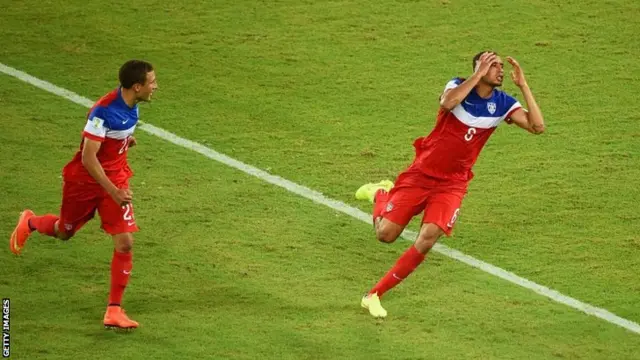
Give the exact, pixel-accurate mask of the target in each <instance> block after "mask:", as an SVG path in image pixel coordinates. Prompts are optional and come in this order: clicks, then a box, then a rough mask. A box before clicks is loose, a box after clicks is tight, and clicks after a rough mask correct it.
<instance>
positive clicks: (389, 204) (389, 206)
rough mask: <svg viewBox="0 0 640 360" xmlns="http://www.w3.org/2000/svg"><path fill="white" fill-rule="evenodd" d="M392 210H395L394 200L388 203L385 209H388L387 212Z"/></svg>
mask: <svg viewBox="0 0 640 360" xmlns="http://www.w3.org/2000/svg"><path fill="white" fill-rule="evenodd" d="M391 210H393V203H392V202H390V203H388V204H387V207H386V208H385V211H386V212H389V211H391Z"/></svg>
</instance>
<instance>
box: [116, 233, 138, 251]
mask: <svg viewBox="0 0 640 360" xmlns="http://www.w3.org/2000/svg"><path fill="white" fill-rule="evenodd" d="M113 245H114V247H115V249H116V251H117V252H121V253H128V252H130V251H131V250H132V249H133V235H132V234H131V233H124V234H118V235H114V236H113Z"/></svg>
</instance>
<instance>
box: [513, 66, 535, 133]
mask: <svg viewBox="0 0 640 360" xmlns="http://www.w3.org/2000/svg"><path fill="white" fill-rule="evenodd" d="M507 61H508V62H509V63H510V64H511V65H512V66H513V71H511V79H512V80H513V82H514V83H515V84H516V86H518V87H519V88H520V91H522V95H523V96H524V100H525V102H526V103H527V108H528V109H529V110H528V111H525V110H524V109H518V110H516V111H514V112H513V114H511V120H512V121H513V122H514V123H515V124H516V125H518V126H519V127H521V128H523V129H525V130H527V131H529V132H530V133H532V134H536V135H538V134H542V133H543V132H544V118H543V117H542V111H541V110H540V107H539V106H538V103H537V102H536V99H535V97H534V96H533V93H532V92H531V89H530V88H529V85H528V84H527V80H526V79H525V77H524V72H523V71H522V68H521V67H520V64H518V62H517V61H516V60H515V59H514V58H512V57H510V56H509V57H507Z"/></svg>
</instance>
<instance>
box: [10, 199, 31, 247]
mask: <svg viewBox="0 0 640 360" xmlns="http://www.w3.org/2000/svg"><path fill="white" fill-rule="evenodd" d="M34 215H35V214H34V213H33V211H31V210H29V209H26V210H25V211H23V212H21V213H20V218H19V219H18V225H16V228H15V229H14V230H13V233H12V234H11V238H10V239H9V249H10V250H11V252H12V253H14V254H16V255H20V252H21V251H22V248H23V247H24V244H25V243H26V242H27V239H28V238H29V235H31V229H30V228H29V219H31V218H32V217H33V216H34Z"/></svg>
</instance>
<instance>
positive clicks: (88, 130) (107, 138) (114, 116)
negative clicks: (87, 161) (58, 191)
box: [62, 88, 138, 184]
mask: <svg viewBox="0 0 640 360" xmlns="http://www.w3.org/2000/svg"><path fill="white" fill-rule="evenodd" d="M137 124H138V105H135V106H133V107H129V105H127V103H125V102H124V99H123V98H122V92H121V89H120V88H118V89H115V90H113V91H111V92H109V93H108V94H106V95H105V96H103V97H101V98H100V99H99V100H98V101H97V102H96V103H95V104H94V105H93V107H92V108H91V110H89V113H88V114H87V123H86V125H85V127H84V131H83V132H82V141H81V142H80V149H79V150H78V151H77V152H76V154H75V156H74V157H73V159H71V161H70V162H69V163H67V165H66V166H65V167H64V168H63V170H62V175H63V178H64V180H65V181H67V182H82V183H93V184H95V183H97V182H96V181H95V179H94V178H93V177H92V176H91V175H90V174H89V172H88V171H87V169H85V167H84V165H83V164H82V149H83V147H84V138H85V137H86V138H89V139H91V140H95V141H100V142H102V145H101V146H100V150H99V151H98V154H97V157H98V161H99V162H100V165H102V168H103V169H104V171H105V173H106V174H107V177H108V178H109V179H110V180H111V181H112V182H114V183H119V182H122V181H125V180H127V179H129V178H130V177H131V176H132V175H133V172H132V171H131V168H130V167H129V164H128V162H127V150H128V148H129V140H130V138H131V135H133V131H134V129H135V127H136V125H137Z"/></svg>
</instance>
